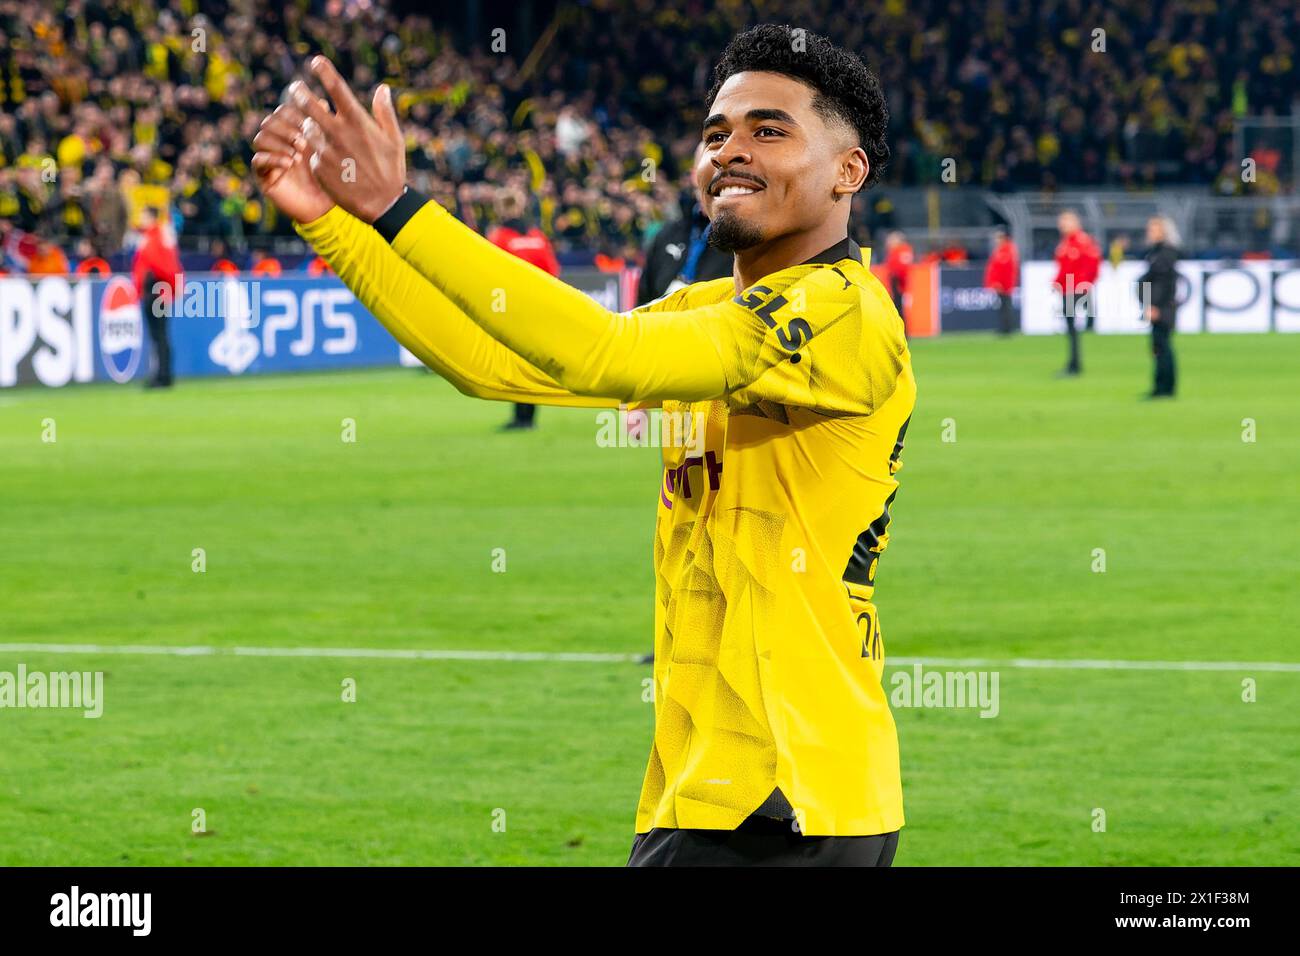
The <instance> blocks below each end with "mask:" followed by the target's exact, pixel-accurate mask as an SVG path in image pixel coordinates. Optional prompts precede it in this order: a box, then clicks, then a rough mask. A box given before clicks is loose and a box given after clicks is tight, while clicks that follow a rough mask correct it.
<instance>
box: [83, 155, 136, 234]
mask: <svg viewBox="0 0 1300 956" xmlns="http://www.w3.org/2000/svg"><path fill="white" fill-rule="evenodd" d="M85 193H86V213H87V218H88V220H89V226H90V230H89V237H90V241H91V243H92V244H93V245H94V247H95V250H96V251H97V252H98V253H99V254H100V255H109V254H111V253H114V252H117V251H118V250H119V249H121V248H122V241H123V239H124V238H125V237H126V201H125V200H124V199H123V198H122V191H121V190H120V189H119V188H118V184H117V180H116V178H115V177H114V175H113V164H112V163H111V162H110V161H109V160H107V159H102V160H100V161H99V162H98V163H96V164H95V172H94V174H93V175H92V176H91V177H90V181H89V182H87V183H86V190H85Z"/></svg>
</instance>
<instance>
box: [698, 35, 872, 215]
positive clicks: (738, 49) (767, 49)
mask: <svg viewBox="0 0 1300 956" xmlns="http://www.w3.org/2000/svg"><path fill="white" fill-rule="evenodd" d="M747 70H763V71H766V72H769V73H783V74H785V75H786V76H792V77H794V78H795V79H797V80H802V81H803V82H804V83H807V84H808V85H809V86H811V87H812V88H813V90H814V91H815V93H814V96H813V102H812V106H813V109H814V110H816V111H817V112H818V113H819V114H820V115H821V116H823V117H827V118H830V117H838V118H839V119H842V120H843V121H844V122H845V123H847V124H848V125H849V126H850V127H852V128H853V129H854V130H856V131H857V134H858V144H859V145H860V146H861V147H862V150H863V152H865V153H866V154H867V159H868V161H869V162H870V163H871V169H870V171H869V172H868V173H867V180H866V182H865V183H864V184H863V188H864V189H865V188H867V187H868V186H870V185H872V184H873V183H875V182H876V181H877V180H878V179H879V178H880V174H881V173H882V172H883V171H884V169H885V164H886V163H888V162H889V145H888V144H887V143H886V142H885V131H886V130H887V129H888V127H889V107H888V106H887V105H886V104H885V94H884V93H883V92H882V91H881V89H880V81H879V80H877V79H876V75H875V74H874V73H872V72H871V70H870V69H868V67H867V65H866V64H865V63H863V62H862V60H861V58H859V57H858V55H857V54H856V53H852V52H850V51H849V50H845V49H843V48H842V47H838V46H836V45H835V44H834V43H832V42H831V41H830V40H828V39H826V38H825V37H824V36H820V35H818V34H816V33H813V32H811V31H809V30H803V29H798V28H796V27H792V26H790V25H789V24H777V23H760V24H759V25H758V26H756V27H751V28H750V29H748V30H746V31H745V32H744V33H741V34H738V35H737V36H736V37H735V38H733V39H732V41H731V42H730V43H728V44H727V48H726V49H725V50H723V51H722V57H721V59H719V60H718V62H717V65H715V66H714V68H713V87H712V88H711V89H710V90H709V95H708V97H707V98H706V100H705V102H707V103H712V102H713V100H714V99H715V98H716V97H717V95H718V90H719V89H721V87H722V84H723V83H725V82H726V81H727V80H728V79H729V78H730V77H731V76H732V75H734V74H736V73H743V72H745V71H747Z"/></svg>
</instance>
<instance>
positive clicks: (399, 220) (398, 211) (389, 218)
mask: <svg viewBox="0 0 1300 956" xmlns="http://www.w3.org/2000/svg"><path fill="white" fill-rule="evenodd" d="M427 202H429V197H428V196H426V195H424V193H421V192H418V191H416V190H414V189H412V188H411V187H410V186H406V187H404V188H403V189H402V195H400V196H398V197H397V202H395V203H393V204H392V205H391V206H389V207H388V211H387V212H386V213H384V214H383V215H382V216H380V217H379V218H378V219H376V220H375V223H374V225H375V231H376V232H378V233H379V234H380V235H381V236H383V237H384V240H385V241H386V242H388V243H389V244H391V243H392V241H393V240H394V239H396V238H397V234H398V233H399V232H401V231H402V227H403V226H405V225H406V224H407V223H408V222H410V221H411V217H412V216H414V215H415V214H416V213H417V212H419V211H420V210H421V209H422V208H423V207H424V204H425V203H427Z"/></svg>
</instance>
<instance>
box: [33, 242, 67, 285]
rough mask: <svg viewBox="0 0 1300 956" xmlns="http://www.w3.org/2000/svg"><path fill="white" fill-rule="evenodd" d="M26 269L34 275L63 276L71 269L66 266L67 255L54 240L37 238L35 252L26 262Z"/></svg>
mask: <svg viewBox="0 0 1300 956" xmlns="http://www.w3.org/2000/svg"><path fill="white" fill-rule="evenodd" d="M27 271H28V272H29V273H31V274H32V275H34V276H65V275H67V274H68V273H69V272H70V271H72V270H71V269H69V268H68V257H67V256H66V255H64V254H63V250H62V249H60V248H59V247H58V245H57V244H56V243H55V242H53V241H52V240H50V239H38V240H37V241H36V252H35V254H34V255H33V256H32V257H31V259H29V260H28V262H27Z"/></svg>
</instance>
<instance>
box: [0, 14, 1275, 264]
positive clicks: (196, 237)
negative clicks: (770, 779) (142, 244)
mask: <svg viewBox="0 0 1300 956" xmlns="http://www.w3.org/2000/svg"><path fill="white" fill-rule="evenodd" d="M1298 10H1300V7H1298V6H1297V4H1296V3H1295V2H1294V0H1257V2H1256V3H1254V4H1252V5H1251V9H1250V16H1249V17H1240V16H1238V12H1239V11H1237V10H1236V9H1235V8H1234V5H1232V4H1228V3H1223V2H1219V0H1176V2H1170V3H1165V4H1148V3H1146V2H1144V0H1108V2H1106V3H1100V2H1088V0H1063V2H1060V3H1035V2H1031V0H883V2H881V3H879V4H870V5H847V6H841V7H839V8H838V9H832V10H829V11H828V10H826V9H825V8H823V7H822V6H821V5H818V4H815V3H813V2H811V0H770V2H768V0H755V2H748V3H740V2H728V0H720V2H706V0H684V2H683V0H590V2H587V3H583V4H561V7H560V10H559V12H558V14H557V22H556V24H555V26H556V29H555V31H554V33H553V34H552V35H551V36H550V37H549V42H547V43H545V45H544V47H543V48H542V49H541V50H540V52H539V55H537V56H535V57H533V56H530V53H531V52H532V51H530V50H528V49H516V48H513V47H511V46H510V45H509V43H507V49H506V52H493V51H492V50H491V49H490V43H491V37H485V40H484V43H483V45H481V46H479V47H477V48H474V49H469V50H467V49H464V48H463V46H462V47H461V48H457V46H456V45H455V44H454V43H453V39H452V37H451V36H450V35H449V34H448V33H447V32H445V31H442V30H439V29H438V28H436V27H435V25H434V24H433V22H432V20H431V19H430V18H429V17H428V16H426V15H423V14H404V15H398V14H397V13H395V12H393V10H392V9H389V8H387V7H385V6H383V5H380V4H373V3H361V2H356V0H323V2H312V0H287V2H285V3H283V4H274V5H272V4H264V3H261V2H259V3H256V4H247V3H246V4H240V3H236V2H229V3H227V2H209V0H204V2H203V3H201V4H199V3H196V2H195V0H170V2H162V0H50V2H45V3H41V4H32V3H30V2H27V0H0V230H4V231H7V232H9V233H12V234H17V233H19V232H21V233H28V234H33V235H35V236H37V237H38V238H40V239H44V240H52V241H55V242H57V243H58V244H60V245H62V246H63V248H64V249H66V250H67V251H68V252H69V253H71V254H72V255H73V256H74V257H76V258H85V257H88V256H93V255H102V256H107V255H111V254H113V253H115V252H117V251H119V250H120V249H121V248H122V245H123V243H124V240H125V238H126V237H127V235H128V232H129V231H130V230H131V229H132V228H133V227H134V226H135V225H137V224H138V221H139V218H140V216H141V214H142V212H143V210H144V209H146V208H148V207H157V208H161V209H169V210H171V212H172V215H173V221H174V222H175V224H176V227H177V232H178V233H179V235H180V237H181V242H182V245H185V246H188V247H194V246H196V245H200V244H202V245H205V246H206V245H209V244H212V243H216V248H218V249H220V248H223V247H224V248H229V249H234V250H242V249H245V248H248V247H250V246H254V247H265V246H267V245H269V244H270V243H271V242H273V241H274V240H276V239H278V238H286V239H287V238H291V237H292V236H293V232H292V228H291V225H290V224H289V223H287V222H285V221H284V220H283V219H282V218H279V217H277V216H276V214H275V211H274V210H273V209H272V208H270V207H268V206H267V205H266V204H265V203H263V202H262V201H261V199H260V197H259V196H258V195H257V193H256V191H255V190H254V188H253V186H252V179H251V177H250V176H249V161H250V159H251V152H250V147H249V145H248V143H249V139H250V138H251V134H252V132H253V131H254V129H255V127H256V123H257V122H258V119H259V118H260V116H261V115H263V113H264V112H265V111H266V109H267V108H268V106H269V105H272V104H274V102H275V101H276V99H277V98H278V96H279V95H280V93H281V91H282V90H283V88H284V87H285V86H286V85H287V84H288V83H289V82H290V80H292V79H293V78H295V77H296V76H298V75H299V71H300V69H301V66H302V63H303V61H304V60H305V59H306V57H307V56H308V55H310V54H311V53H313V52H317V51H320V52H325V53H327V54H328V55H330V56H331V57H332V58H333V59H334V60H335V62H337V63H339V65H340V67H341V68H342V69H343V70H344V72H345V75H347V76H349V77H350V78H351V80H352V82H353V84H354V86H355V87H357V88H358V89H365V88H368V87H370V86H372V85H373V84H374V83H376V82H378V81H379V80H380V79H386V80H388V81H389V82H390V83H392V84H393V85H394V87H395V88H396V89H398V90H399V91H400V95H399V102H398V107H399V111H400V112H401V114H402V115H403V118H404V120H405V130H406V134H407V136H408V141H409V150H410V152H409V165H410V167H411V170H412V174H413V177H414V181H415V183H416V185H417V186H418V187H419V188H422V189H423V190H425V191H427V192H428V193H430V194H431V195H433V196H434V197H435V198H437V199H438V200H439V201H440V202H441V203H443V204H444V205H446V206H448V208H452V209H453V210H454V211H455V212H456V215H457V216H459V217H460V218H461V219H463V220H464V221H466V222H468V223H470V224H471V225H474V226H475V227H476V228H478V229H480V230H481V231H484V232H486V231H487V229H488V228H489V227H490V226H491V225H493V224H495V223H497V222H499V221H500V219H501V213H500V209H501V207H502V203H503V201H506V197H507V196H511V195H513V196H516V197H522V198H524V200H525V202H526V204H527V207H528V210H529V213H528V218H530V219H531V220H532V221H534V222H536V223H538V224H539V225H540V226H541V228H542V230H543V231H544V232H545V233H546V234H548V235H549V236H550V237H551V239H552V240H553V242H554V244H555V247H556V249H557V250H558V251H559V252H561V253H562V254H563V253H565V252H572V251H575V250H590V251H592V252H597V253H600V254H603V255H605V256H609V257H611V258H615V259H617V258H624V259H631V258H634V257H636V256H638V255H639V251H640V249H641V248H642V247H643V246H644V244H645V243H646V241H648V239H649V238H650V237H651V236H652V234H653V232H654V230H655V228H656V227H657V225H658V224H659V223H660V222H661V221H662V220H663V219H664V218H665V217H670V218H671V217H673V216H676V215H678V214H679V210H680V209H681V196H680V195H679V187H680V185H681V183H682V176H683V172H684V170H685V168H686V167H687V166H688V164H689V161H690V157H691V154H692V151H693V149H694V146H695V144H696V142H697V140H698V135H699V134H698V126H699V123H700V121H701V119H702V115H701V114H702V104H701V100H702V98H703V95H704V92H705V91H706V90H707V88H708V85H709V67H710V64H711V63H712V60H713V59H714V57H715V56H716V55H717V53H718V52H719V51H720V50H721V48H722V47H723V45H724V44H725V42H726V40H727V39H728V38H729V37H730V36H731V35H733V34H734V33H735V32H737V31H739V30H741V29H743V28H744V27H745V26H748V25H750V24H752V23H754V22H759V21H762V20H778V21H786V22H790V23H793V24H796V25H797V24H799V23H801V22H806V23H810V24H811V23H815V24H817V29H818V30H819V32H823V33H828V34H830V35H833V36H835V38H836V40H837V42H840V43H843V44H844V45H846V46H849V47H850V48H855V49H859V50H862V51H864V52H865V54H866V59H867V60H868V62H869V63H870V64H871V65H872V66H873V68H874V69H875V70H876V71H877V73H878V74H879V75H880V77H881V81H882V84H883V86H884V89H885V92H886V94H887V96H888V98H889V103H890V108H891V114H892V118H891V134H890V143H891V146H892V148H893V153H894V158H893V160H892V162H891V165H890V167H889V169H888V170H887V171H886V174H885V180H884V182H885V184H886V189H885V190H884V191H879V190H878V191H877V192H876V193H874V194H873V197H872V202H871V204H870V206H869V207H868V208H864V209H862V210H861V213H860V218H861V219H862V222H861V223H860V224H858V226H857V228H858V230H859V232H862V233H863V234H864V235H865V233H866V232H868V231H875V230H877V229H880V228H889V227H892V226H893V222H892V221H891V219H890V206H889V200H888V189H887V187H888V184H897V185H915V184H925V183H933V182H937V181H939V178H940V175H939V174H940V169H941V163H942V161H943V159H944V158H945V157H952V158H955V159H956V161H957V166H956V169H957V171H958V176H959V181H961V182H964V183H978V184H981V185H984V186H987V187H990V188H993V189H999V190H1013V189H1052V188H1054V187H1057V186H1064V185H1097V186H1100V185H1110V186H1116V187H1121V188H1130V189H1147V188H1152V187H1154V186H1156V185H1159V184H1163V183H1167V182H1178V183H1199V184H1204V186H1205V187H1206V189H1207V191H1209V190H1214V191H1215V192H1217V193H1219V194H1227V193H1232V192H1236V191H1240V190H1241V189H1242V188H1244V187H1243V185H1242V183H1241V178H1240V176H1239V169H1238V166H1237V162H1238V161H1237V158H1236V157H1234V156H1233V155H1232V152H1231V149H1232V130H1233V120H1234V118H1235V117H1237V116H1240V115H1246V114H1265V115H1268V114H1279V115H1280V114H1286V113H1289V111H1290V110H1291V102H1290V101H1291V97H1292V96H1293V94H1294V91H1295V90H1296V89H1297V88H1300V65H1298V64H1297V59H1296V57H1297V53H1296V48H1297V45H1300V12H1298ZM200 11H201V12H200ZM488 26H489V27H490V26H491V25H488ZM1098 30H1100V31H1104V34H1098V33H1097V32H1096V31H1098ZM1102 41H1104V44H1105V51H1104V52H1101V51H1099V50H1095V48H1096V46H1097V44H1098V43H1099V42H1102ZM1274 172H1275V170H1270V169H1268V168H1267V167H1266V168H1265V169H1263V170H1262V171H1261V177H1262V178H1261V182H1260V184H1259V186H1258V188H1259V189H1261V190H1267V189H1268V188H1270V182H1272V187H1271V188H1276V176H1274V177H1273V180H1272V181H1270V179H1269V178H1268V177H1269V176H1272V175H1273V173H1274ZM687 211H688V210H687ZM3 238H4V237H3V236H0V240H3ZM46 253H49V257H50V258H51V259H52V261H53V262H54V263H55V265H54V267H55V268H57V257H54V256H53V253H52V252H51V251H50V250H48V249H43V251H42V252H41V255H45V254H46Z"/></svg>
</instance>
